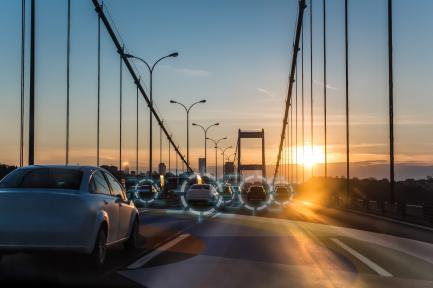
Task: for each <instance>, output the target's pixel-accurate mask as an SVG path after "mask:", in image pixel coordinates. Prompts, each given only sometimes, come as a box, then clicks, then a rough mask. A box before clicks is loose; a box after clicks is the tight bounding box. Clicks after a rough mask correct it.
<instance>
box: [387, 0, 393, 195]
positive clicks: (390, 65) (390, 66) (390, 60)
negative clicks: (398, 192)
mask: <svg viewBox="0 0 433 288" xmlns="http://www.w3.org/2000/svg"><path fill="white" fill-rule="evenodd" d="M392 45H393V40H392V0H388V73H389V74H388V75H389V76H388V77H389V79H388V80H389V172H390V173H389V178H390V195H389V200H390V202H391V203H393V202H394V201H395V194H394V79H393V52H392V50H393V47H392Z"/></svg>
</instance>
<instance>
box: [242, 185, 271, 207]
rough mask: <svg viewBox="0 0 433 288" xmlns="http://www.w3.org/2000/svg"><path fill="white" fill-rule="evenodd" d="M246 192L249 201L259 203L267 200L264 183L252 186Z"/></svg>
mask: <svg viewBox="0 0 433 288" xmlns="http://www.w3.org/2000/svg"><path fill="white" fill-rule="evenodd" d="M246 194H247V195H246V196H247V201H248V202H253V203H257V202H264V201H266V190H265V187H263V186H262V185H252V186H250V187H249V188H248V190H247V193H246Z"/></svg>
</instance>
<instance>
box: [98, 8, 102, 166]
mask: <svg viewBox="0 0 433 288" xmlns="http://www.w3.org/2000/svg"><path fill="white" fill-rule="evenodd" d="M97 9H103V6H102V5H99V4H98V8H97ZM97 94H98V95H97V98H98V99H97V113H96V114H97V115H96V118H97V119H96V122H97V124H96V126H97V127H96V166H99V147H100V121H101V119H100V116H101V107H100V104H101V15H100V13H98V91H97Z"/></svg>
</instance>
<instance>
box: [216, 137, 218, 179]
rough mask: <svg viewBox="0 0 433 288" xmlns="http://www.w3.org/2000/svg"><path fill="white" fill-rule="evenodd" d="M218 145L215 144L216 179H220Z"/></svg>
mask: <svg viewBox="0 0 433 288" xmlns="http://www.w3.org/2000/svg"><path fill="white" fill-rule="evenodd" d="M217 154H218V146H217V144H215V180H217V181H218V156H217Z"/></svg>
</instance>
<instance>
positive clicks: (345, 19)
mask: <svg viewBox="0 0 433 288" xmlns="http://www.w3.org/2000/svg"><path fill="white" fill-rule="evenodd" d="M348 2H349V1H348V0H345V5H344V26H345V29H344V30H345V58H346V194H347V196H348V197H350V174H349V172H350V170H349V163H350V158H349V157H350V154H349V29H348Z"/></svg>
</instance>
